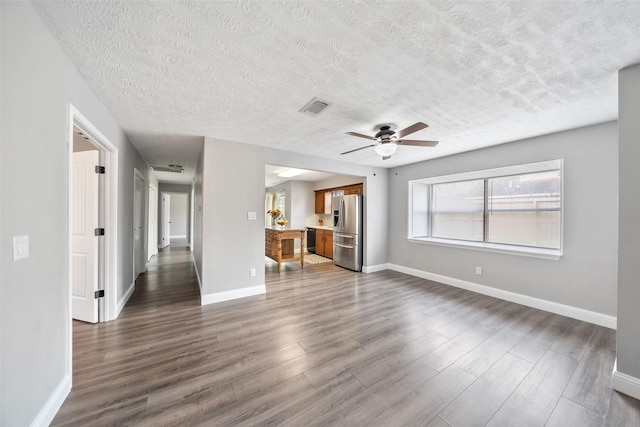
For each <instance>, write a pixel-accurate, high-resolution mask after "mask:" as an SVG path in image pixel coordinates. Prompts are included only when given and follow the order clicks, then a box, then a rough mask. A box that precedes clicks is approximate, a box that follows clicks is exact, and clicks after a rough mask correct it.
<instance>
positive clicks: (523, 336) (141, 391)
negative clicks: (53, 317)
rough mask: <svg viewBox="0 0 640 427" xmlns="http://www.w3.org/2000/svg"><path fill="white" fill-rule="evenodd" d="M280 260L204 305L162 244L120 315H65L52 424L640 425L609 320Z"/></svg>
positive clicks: (190, 275) (181, 257) (185, 266)
mask: <svg viewBox="0 0 640 427" xmlns="http://www.w3.org/2000/svg"><path fill="white" fill-rule="evenodd" d="M286 267H287V268H285V269H284V271H283V272H282V273H281V274H279V273H277V271H275V269H274V267H273V266H269V265H268V266H267V274H266V282H267V294H266V295H262V296H255V297H251V298H244V299H240V300H235V301H228V302H224V303H218V304H212V305H207V306H200V297H199V290H198V284H197V278H196V274H195V270H194V268H193V265H192V263H191V255H190V253H189V252H188V251H187V248H185V247H179V246H178V247H176V246H173V247H169V248H167V249H165V250H163V251H161V252H160V253H159V254H158V255H157V256H156V257H154V258H153V260H152V262H151V263H150V265H149V270H148V271H147V272H146V273H145V274H143V275H141V276H140V277H139V279H138V281H137V282H136V291H135V292H134V294H133V296H132V298H131V300H130V301H129V303H128V304H127V306H126V307H125V309H124V310H123V312H122V314H121V315H120V317H119V318H118V319H117V320H115V321H113V322H109V323H102V324H97V325H91V324H85V323H82V322H74V325H73V329H74V331H73V332H74V354H73V360H74V366H73V370H74V376H73V389H72V391H71V394H70V395H69V397H68V398H67V400H66V401H65V403H64V405H63V406H62V408H61V410H60V412H59V413H58V415H57V416H56V418H55V419H54V422H53V423H52V425H74V426H75V425H92V426H122V425H135V426H139V425H149V426H156V425H190V426H192V425H203V426H209V425H266V424H268V425H291V426H301V425H344V426H352V425H385V426H390V425H408V424H411V425H414V424H417V425H426V424H428V423H435V424H434V425H453V426H466V425H485V424H487V423H488V424H490V425H506V424H505V423H510V424H509V425H520V424H517V423H518V422H520V423H521V424H525V425H544V424H546V425H578V424H579V425H583V426H591V425H592V426H601V425H610V426H621V425H640V402H639V401H637V400H634V399H631V398H629V397H626V396H624V395H622V394H619V393H617V392H613V391H612V389H611V369H612V367H613V362H614V357H615V332H614V331H613V330H611V329H607V328H603V327H599V326H596V325H593V324H589V323H585V322H580V321H578V320H575V319H570V318H566V317H562V316H558V315H555V314H551V313H548V312H544V311H540V310H536V309H533V308H529V307H524V306H521V305H518V304H514V303H510V302H507V301H502V300H497V299H494V298H490V297H487V296H484V295H480V294H476V293H472V292H468V291H465V290H461V289H458V288H454V287H450V286H445V285H441V284H438V283H435V282H431V281H427V280H423V279H419V278H415V277H411V276H407V275H404V274H400V273H396V272H392V271H383V272H379V273H373V274H359V273H353V272H350V271H347V270H344V269H342V268H338V267H335V266H334V265H332V264H318V265H308V266H305V268H304V270H301V269H300V268H299V266H297V265H296V264H294V263H287V265H286ZM479 401H482V404H478V402H479ZM429 425H431V424H429Z"/></svg>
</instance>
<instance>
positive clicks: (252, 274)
mask: <svg viewBox="0 0 640 427" xmlns="http://www.w3.org/2000/svg"><path fill="white" fill-rule="evenodd" d="M249 275H250V276H251V277H256V269H255V268H252V269H251V270H250V271H249Z"/></svg>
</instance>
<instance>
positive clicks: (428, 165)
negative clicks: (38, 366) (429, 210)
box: [389, 122, 618, 316]
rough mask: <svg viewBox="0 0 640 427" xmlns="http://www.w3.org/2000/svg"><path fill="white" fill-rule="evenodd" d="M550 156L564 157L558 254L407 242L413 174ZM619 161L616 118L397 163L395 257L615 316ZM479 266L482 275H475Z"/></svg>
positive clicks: (393, 220) (393, 197)
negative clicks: (538, 255)
mask: <svg viewBox="0 0 640 427" xmlns="http://www.w3.org/2000/svg"><path fill="white" fill-rule="evenodd" d="M551 159H564V255H563V256H562V257H561V259H560V260H557V261H556V260H548V259H539V258H531V257H525V256H517V255H509V254H502V253H493V252H486V251H479V250H472V249H465V248H456V247H447V246H436V245H433V244H425V243H414V242H409V241H408V240H407V228H408V224H407V223H408V181H409V180H413V179H417V178H425V177H433V176H439V175H447V174H454V173H459V172H468V171H474V170H482V169H489V168H495V167H501V166H509V165H518V164H524V163H531V162H538V161H543V160H551ZM617 159H618V147H617V134H616V123H615V122H610V123H605V124H602V125H596V126H590V127H585V128H580V129H575V130H571V131H566V132H561V133H556V134H551V135H546V136H542V137H538V138H532V139H528V140H524V141H518V142H513V143H509V144H504V145H499V146H494V147H490V148H486V149H482V150H477V151H473V152H468V153H463V154H459V155H455V156H449V157H444V158H440V159H435V160H432V161H427V162H422V163H416V164H413V165H408V166H404V167H399V168H395V169H392V170H391V171H390V178H389V181H390V183H389V186H390V198H389V206H390V207H391V210H392V212H391V213H390V224H389V225H390V235H389V245H390V248H389V254H390V255H389V261H390V262H391V263H393V264H398V265H401V266H405V267H410V268H414V269H418V270H422V271H426V272H430V273H435V274H440V275H444V276H448V277H452V278H455V279H459V280H465V281H469V282H474V283H478V284H481V285H485V286H490V287H494V288H498V289H502V290H506V291H511V292H516V293H518V294H523V295H527V296H531V297H535V298H541V299H544V300H548V301H554V302H557V303H561V304H566V305H570V306H573V307H579V308H583V309H586V310H591V311H595V312H598V313H602V314H607V315H611V316H615V315H616V276H617V253H618V247H617V245H618V239H617V236H618V217H617V204H618V203H617V195H618V164H617ZM476 266H481V267H482V268H483V275H482V276H476V275H475V267H476Z"/></svg>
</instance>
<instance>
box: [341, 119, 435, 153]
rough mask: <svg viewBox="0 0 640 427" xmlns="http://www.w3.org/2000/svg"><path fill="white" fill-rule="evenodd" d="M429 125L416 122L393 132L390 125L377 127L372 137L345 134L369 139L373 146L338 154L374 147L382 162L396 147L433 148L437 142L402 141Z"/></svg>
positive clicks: (352, 133)
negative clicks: (373, 142) (376, 131)
mask: <svg viewBox="0 0 640 427" xmlns="http://www.w3.org/2000/svg"><path fill="white" fill-rule="evenodd" d="M428 126H429V125H428V124H426V123H422V122H418V123H415V124H413V125H411V126H409V127H406V128H404V129H402V130H399V131H397V132H396V131H394V130H392V129H391V126H390V125H379V126H376V128H379V131H378V133H376V134H375V135H374V136H369V135H363V134H361V133H357V132H346V134H347V135H352V136H358V137H360V138H366V139H370V140H372V141H376V143H375V144H371V145H367V146H364V147H360V148H356V149H355V150H349V151H345V152H344V153H340V154H349V153H353V152H354V151H359V150H364V149H365V148H369V147H375V150H376V153H378V155H380V156H382V160H387V159H388V158H390V157H391V155H392V154H393V153H395V151H396V149H397V148H398V145H400V144H402V145H415V146H419V147H435V146H436V145H438V141H422V140H415V139H402V138H404V137H405V136H407V135H409V134H412V133H414V132H417V131H419V130H421V129H425V128H426V127H428Z"/></svg>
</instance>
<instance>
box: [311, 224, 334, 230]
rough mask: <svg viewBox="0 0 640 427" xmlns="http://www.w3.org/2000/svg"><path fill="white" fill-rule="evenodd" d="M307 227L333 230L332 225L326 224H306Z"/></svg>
mask: <svg viewBox="0 0 640 427" xmlns="http://www.w3.org/2000/svg"><path fill="white" fill-rule="evenodd" d="M307 228H317V229H319V230H333V227H329V226H327V225H307Z"/></svg>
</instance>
